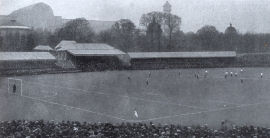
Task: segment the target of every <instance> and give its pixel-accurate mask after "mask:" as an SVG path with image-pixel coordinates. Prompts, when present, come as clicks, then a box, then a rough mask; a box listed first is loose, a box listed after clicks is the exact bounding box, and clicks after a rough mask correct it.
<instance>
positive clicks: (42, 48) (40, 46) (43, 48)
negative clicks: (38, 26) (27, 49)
mask: <svg viewBox="0 0 270 138" xmlns="http://www.w3.org/2000/svg"><path fill="white" fill-rule="evenodd" d="M34 50H40V51H50V50H53V49H52V48H51V47H50V46H46V45H38V46H36V47H35V48H34Z"/></svg>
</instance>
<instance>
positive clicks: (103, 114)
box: [22, 96, 129, 121]
mask: <svg viewBox="0 0 270 138" xmlns="http://www.w3.org/2000/svg"><path fill="white" fill-rule="evenodd" d="M22 97H24V98H28V99H32V100H36V101H40V102H44V103H48V104H53V105H58V106H63V107H66V108H68V109H76V110H80V111H84V112H88V113H93V114H97V115H101V116H105V117H109V118H113V119H117V120H122V121H129V120H126V119H124V118H120V117H116V116H113V115H109V114H105V113H100V112H95V111H91V110H87V109H83V108H79V107H74V106H70V105H66V104H60V103H57V102H51V101H47V100H42V99H38V98H34V97H30V96H22Z"/></svg>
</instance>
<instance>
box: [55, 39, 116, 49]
mask: <svg viewBox="0 0 270 138" xmlns="http://www.w3.org/2000/svg"><path fill="white" fill-rule="evenodd" d="M55 49H56V50H57V51H65V50H102V49H103V50H108V49H114V47H112V46H109V45H108V44H104V43H76V42H75V41H66V40H63V41H61V42H60V43H59V44H58V45H57V46H56V47H55Z"/></svg>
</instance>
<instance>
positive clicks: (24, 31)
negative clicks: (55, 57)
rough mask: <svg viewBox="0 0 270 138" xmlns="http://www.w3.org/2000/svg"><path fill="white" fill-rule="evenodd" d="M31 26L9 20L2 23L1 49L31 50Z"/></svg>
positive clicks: (0, 33) (0, 32)
mask: <svg viewBox="0 0 270 138" xmlns="http://www.w3.org/2000/svg"><path fill="white" fill-rule="evenodd" d="M31 31H32V30H31V28H30V27H27V26H24V25H22V24H20V23H18V22H17V21H16V20H9V21H7V22H4V23H3V24H1V25H0V51H30V50H32V46H31V44H29V43H30V41H31V40H30V39H31V36H30V33H31Z"/></svg>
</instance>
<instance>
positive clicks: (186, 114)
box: [130, 102, 270, 122]
mask: <svg viewBox="0 0 270 138" xmlns="http://www.w3.org/2000/svg"><path fill="white" fill-rule="evenodd" d="M262 104H270V102H261V103H255V104H242V105H239V106H236V107H227V108H220V109H214V110H209V111H199V112H193V113H185V114H179V115H171V116H163V117H156V118H150V119H145V120H130V121H132V122H147V121H155V120H161V119H168V118H173V117H180V116H182V117H183V116H190V115H198V114H203V113H211V112H219V111H226V110H233V109H238V108H244V107H249V106H256V105H262Z"/></svg>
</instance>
